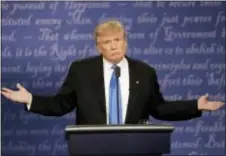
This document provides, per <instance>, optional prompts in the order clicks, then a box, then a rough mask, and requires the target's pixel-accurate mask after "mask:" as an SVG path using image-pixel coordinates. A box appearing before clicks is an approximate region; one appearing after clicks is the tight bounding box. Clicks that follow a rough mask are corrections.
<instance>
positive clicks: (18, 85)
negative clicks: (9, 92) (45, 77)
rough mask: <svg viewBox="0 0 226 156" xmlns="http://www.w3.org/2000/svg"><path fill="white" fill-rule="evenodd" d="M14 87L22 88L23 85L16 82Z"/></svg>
mask: <svg viewBox="0 0 226 156" xmlns="http://www.w3.org/2000/svg"><path fill="white" fill-rule="evenodd" d="M16 87H17V88H18V89H19V90H21V89H24V87H23V86H22V85H21V84H20V83H17V84H16Z"/></svg>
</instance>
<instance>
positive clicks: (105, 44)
mask: <svg viewBox="0 0 226 156" xmlns="http://www.w3.org/2000/svg"><path fill="white" fill-rule="evenodd" d="M126 48H127V42H126V39H125V35H124V32H122V31H120V32H115V33H113V32H109V33H104V34H102V35H100V36H98V37H97V49H98V51H99V52H100V53H101V54H102V55H103V56H104V58H105V59H106V60H108V61H110V62H112V63H118V62H119V61H121V60H122V58H123V57H124V55H125V53H126Z"/></svg>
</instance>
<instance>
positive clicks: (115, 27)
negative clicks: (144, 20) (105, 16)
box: [94, 20, 126, 41]
mask: <svg viewBox="0 0 226 156" xmlns="http://www.w3.org/2000/svg"><path fill="white" fill-rule="evenodd" d="M115 32H123V33H124V35H125V36H126V33H125V29H124V26H123V25H122V23H121V22H120V21H118V20H108V21H105V22H102V23H99V24H98V25H97V26H96V28H95V30H94V39H95V41H97V37H98V36H100V35H103V34H106V33H115Z"/></svg>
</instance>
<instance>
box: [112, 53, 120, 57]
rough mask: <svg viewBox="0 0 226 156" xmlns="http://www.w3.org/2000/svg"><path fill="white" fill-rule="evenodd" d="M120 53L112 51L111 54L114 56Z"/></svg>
mask: <svg viewBox="0 0 226 156" xmlns="http://www.w3.org/2000/svg"><path fill="white" fill-rule="evenodd" d="M119 54H120V53H119V52H114V53H112V56H116V55H119Z"/></svg>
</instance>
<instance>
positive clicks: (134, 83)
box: [126, 57, 140, 121]
mask: <svg viewBox="0 0 226 156" xmlns="http://www.w3.org/2000/svg"><path fill="white" fill-rule="evenodd" d="M127 60H128V63H129V85H130V89H129V99H128V107H127V113H126V121H127V120H128V119H129V118H130V116H131V115H132V113H131V112H132V110H134V106H135V103H136V99H137V95H138V87H139V83H140V82H139V78H138V76H139V74H138V73H137V69H136V63H135V62H134V61H133V60H132V59H130V58H128V57H127Z"/></svg>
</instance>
